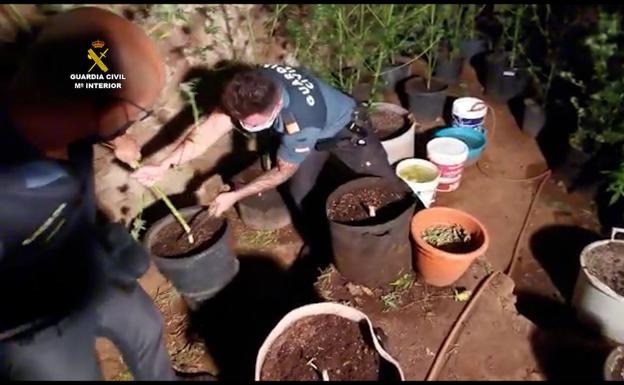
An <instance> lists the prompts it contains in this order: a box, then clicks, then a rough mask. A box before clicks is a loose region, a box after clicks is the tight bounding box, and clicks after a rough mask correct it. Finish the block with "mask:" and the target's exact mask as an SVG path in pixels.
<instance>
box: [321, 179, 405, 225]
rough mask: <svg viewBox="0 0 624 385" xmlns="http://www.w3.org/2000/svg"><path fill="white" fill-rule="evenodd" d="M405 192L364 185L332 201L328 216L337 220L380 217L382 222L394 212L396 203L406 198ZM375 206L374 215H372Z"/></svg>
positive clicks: (349, 220)
mask: <svg viewBox="0 0 624 385" xmlns="http://www.w3.org/2000/svg"><path fill="white" fill-rule="evenodd" d="M405 196H406V195H405V193H401V192H398V191H387V190H383V189H381V188H373V187H364V188H360V189H357V190H354V191H352V192H348V193H345V194H343V195H341V196H340V197H339V198H338V199H335V200H334V201H333V202H331V204H330V207H329V210H328V213H327V214H328V215H327V216H328V217H329V219H331V220H332V221H335V222H343V223H349V222H359V221H364V220H368V219H371V218H373V217H374V218H378V219H379V222H380V223H383V221H384V220H387V219H389V217H391V216H392V214H394V211H395V210H393V207H394V206H395V205H394V203H395V202H396V203H399V202H401V201H402V200H403V199H404V198H405ZM371 207H373V208H374V210H373V211H374V214H375V215H374V216H373V215H371V209H370V208H371Z"/></svg>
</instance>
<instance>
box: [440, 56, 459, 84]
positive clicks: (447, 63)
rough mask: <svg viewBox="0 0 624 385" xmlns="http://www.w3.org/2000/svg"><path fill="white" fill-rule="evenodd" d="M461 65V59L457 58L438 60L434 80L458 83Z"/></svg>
mask: <svg viewBox="0 0 624 385" xmlns="http://www.w3.org/2000/svg"><path fill="white" fill-rule="evenodd" d="M463 65H464V58H463V57H458V58H456V59H452V60H447V59H440V60H439V61H438V64H436V68H435V71H434V75H435V77H436V78H438V79H440V80H442V81H444V82H446V83H449V84H453V83H457V82H458V81H459V76H460V75H461V72H462V67H463Z"/></svg>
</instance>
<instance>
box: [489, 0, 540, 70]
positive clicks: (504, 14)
mask: <svg viewBox="0 0 624 385" xmlns="http://www.w3.org/2000/svg"><path fill="white" fill-rule="evenodd" d="M530 6H531V5H528V4H496V11H497V16H498V17H497V18H498V21H499V22H500V23H501V26H502V28H503V31H502V35H501V36H500V40H499V42H498V48H499V49H500V50H502V51H504V50H509V51H508V52H509V66H510V67H511V68H515V67H516V66H517V64H518V59H519V58H520V48H519V47H520V44H521V42H522V41H521V40H522V39H523V38H524V36H526V33H525V30H524V25H523V18H524V17H525V12H526V11H527V9H528V7H530Z"/></svg>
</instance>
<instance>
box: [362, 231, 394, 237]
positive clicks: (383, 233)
mask: <svg viewBox="0 0 624 385" xmlns="http://www.w3.org/2000/svg"><path fill="white" fill-rule="evenodd" d="M389 233H390V230H386V231H383V232H381V233H371V232H368V231H367V232H365V233H364V235H372V236H373V237H383V236H384V235H388V234H389Z"/></svg>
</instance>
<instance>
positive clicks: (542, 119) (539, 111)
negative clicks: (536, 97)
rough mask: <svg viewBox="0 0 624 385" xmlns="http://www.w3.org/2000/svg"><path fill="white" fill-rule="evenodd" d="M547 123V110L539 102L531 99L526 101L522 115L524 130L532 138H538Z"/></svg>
mask: <svg viewBox="0 0 624 385" xmlns="http://www.w3.org/2000/svg"><path fill="white" fill-rule="evenodd" d="M545 123H546V112H545V111H544V109H543V108H542V106H540V105H539V104H537V103H535V101H533V100H531V99H525V101H524V114H523V117H522V131H524V132H525V133H526V134H527V135H529V136H530V137H532V138H537V136H538V135H539V133H540V132H541V131H542V128H544V124H545Z"/></svg>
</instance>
